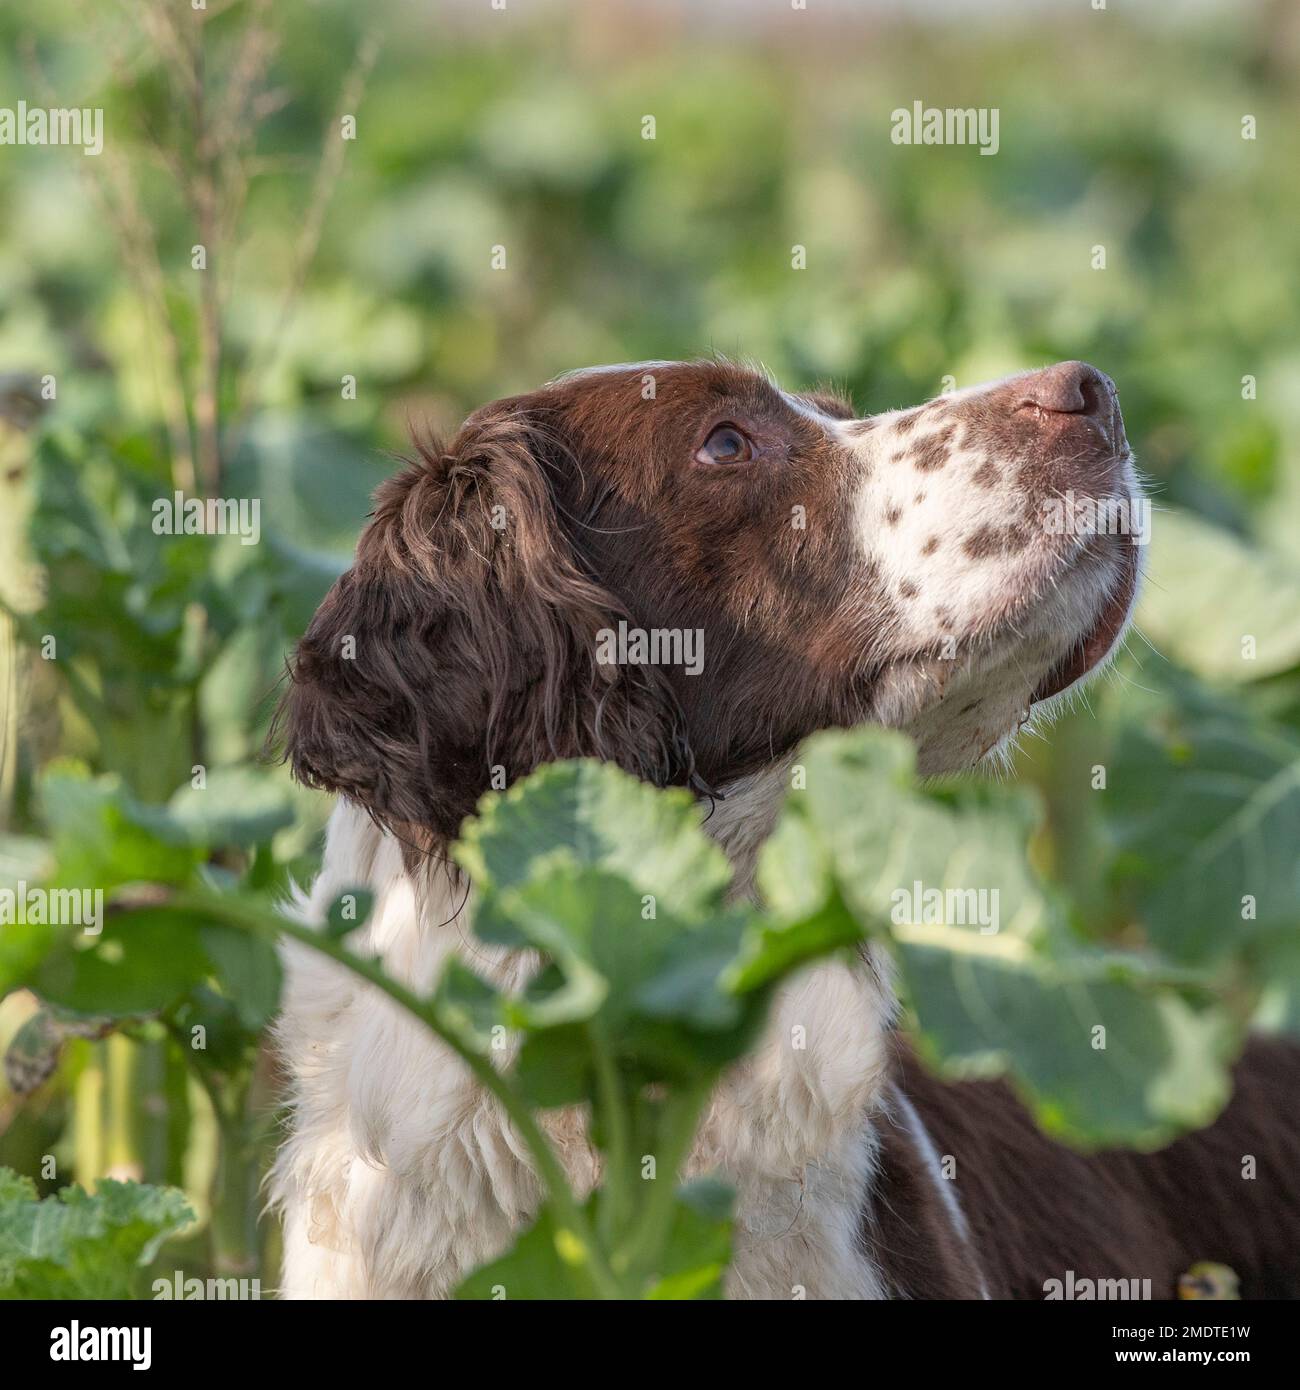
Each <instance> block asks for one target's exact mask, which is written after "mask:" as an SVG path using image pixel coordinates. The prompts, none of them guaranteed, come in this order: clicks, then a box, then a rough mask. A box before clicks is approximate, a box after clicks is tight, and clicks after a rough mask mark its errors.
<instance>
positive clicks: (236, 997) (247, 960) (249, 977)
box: [198, 924, 283, 1033]
mask: <svg viewBox="0 0 1300 1390" xmlns="http://www.w3.org/2000/svg"><path fill="white" fill-rule="evenodd" d="M198 937H199V944H200V946H201V947H202V950H203V952H204V954H205V955H206V957H207V959H208V960H209V961H210V962H211V966H212V974H213V976H214V977H215V978H216V980H217V981H218V982H219V984H220V985H221V991H222V993H223V994H224V995H225V996H226V997H227V998H228V999H229V1000H230V1001H231V1002H232V1003H233V1004H234V1006H235V1010H236V1012H237V1013H238V1014H239V1018H240V1021H241V1022H242V1023H243V1025H244V1027H245V1028H247V1029H248V1030H249V1032H252V1033H256V1032H258V1031H260V1030H261V1029H263V1028H265V1027H266V1025H267V1024H268V1023H269V1022H270V1021H271V1018H272V1017H273V1015H274V1014H275V1011H276V1009H277V1008H279V1006H280V987H281V983H282V973H283V972H282V971H281V968H280V957H279V955H278V954H277V953H276V949H275V947H274V946H273V945H272V944H271V942H270V941H268V940H267V939H266V938H265V937H263V936H258V935H257V934H256V933H254V932H251V931H243V930H240V929H239V928H237V927H225V926H214V925H211V924H208V925H203V926H200V927H199V928H198Z"/></svg>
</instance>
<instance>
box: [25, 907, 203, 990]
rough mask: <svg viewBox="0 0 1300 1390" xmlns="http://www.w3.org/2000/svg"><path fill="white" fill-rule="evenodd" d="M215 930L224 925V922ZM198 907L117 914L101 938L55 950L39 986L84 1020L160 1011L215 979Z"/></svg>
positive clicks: (37, 981) (109, 919)
mask: <svg viewBox="0 0 1300 1390" xmlns="http://www.w3.org/2000/svg"><path fill="white" fill-rule="evenodd" d="M208 924H210V925H214V926H218V927H219V926H220V925H221V923H220V920H219V919H210V921H209V923H208ZM202 925H205V922H204V919H203V917H202V916H201V915H200V914H198V913H196V912H195V911H193V910H192V909H189V908H186V909H183V910H182V909H179V908H173V907H147V908H138V909H135V910H133V911H129V912H121V913H109V914H107V915H106V916H105V919H104V929H103V931H102V932H101V933H100V935H99V936H95V937H84V936H82V937H78V938H76V939H74V940H70V941H67V942H66V943H65V944H63V945H61V946H60V947H59V949H57V950H55V951H53V952H52V953H51V954H50V955H49V956H48V957H47V958H46V959H45V960H44V962H43V963H42V964H41V966H40V969H39V970H38V971H37V972H36V973H35V975H34V977H33V978H32V980H31V986H32V988H33V989H34V990H35V991H36V993H37V994H39V995H40V996H41V998H42V999H45V1000H48V1001H49V1002H51V1003H53V1004H57V1005H61V1006H62V1007H64V1008H67V1009H72V1010H75V1011H76V1012H78V1013H83V1014H109V1015H113V1016H115V1017H117V1016H122V1015H130V1014H145V1013H156V1012H158V1011H159V1010H161V1009H165V1008H166V1007H167V1006H168V1005H169V1004H172V1003H175V1002H176V1001H177V1000H179V999H180V998H181V997H182V996H183V995H185V994H187V993H188V992H189V991H190V990H191V989H192V988H193V987H194V986H195V985H197V984H198V983H199V982H200V981H202V980H204V979H205V978H207V976H209V975H210V974H212V973H213V964H212V961H211V959H210V958H209V956H208V954H207V952H206V951H205V949H204V946H203V943H202V941H201V939H200V932H199V927H200V926H202Z"/></svg>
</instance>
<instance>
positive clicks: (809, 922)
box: [724, 889, 864, 994]
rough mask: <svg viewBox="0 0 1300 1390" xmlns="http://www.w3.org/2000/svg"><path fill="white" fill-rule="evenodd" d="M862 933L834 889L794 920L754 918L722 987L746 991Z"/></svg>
mask: <svg viewBox="0 0 1300 1390" xmlns="http://www.w3.org/2000/svg"><path fill="white" fill-rule="evenodd" d="M863 935H864V933H863V929H862V927H861V925H860V924H859V923H858V921H857V920H856V918H854V916H853V914H852V913H851V912H850V911H849V910H848V908H847V907H845V905H844V902H843V899H842V898H841V897H840V894H839V891H838V889H836V890H834V891H833V892H832V894H831V896H830V898H829V899H828V900H827V901H826V903H825V904H824V905H823V906H822V907H821V908H820V909H819V910H817V911H816V912H813V913H810V914H809V915H808V916H806V917H802V918H800V919H799V920H798V921H795V922H768V921H763V920H761V919H757V918H756V919H755V920H754V921H752V922H751V924H750V926H749V927H748V929H747V930H746V933H745V936H744V939H743V940H742V942H741V945H740V953H739V954H738V955H737V957H736V959H735V960H734V961H733V962H732V963H731V964H730V965H729V966H728V967H727V971H726V975H725V980H724V985H725V988H726V989H727V990H729V991H730V992H732V993H734V994H747V993H749V992H750V991H751V990H755V989H758V988H760V987H761V986H763V985H769V984H771V983H772V982H773V981H775V980H778V979H780V978H781V977H782V976H785V975H788V974H790V973H791V972H792V971H794V970H795V969H797V968H798V967H799V966H801V965H804V964H806V963H807V962H809V961H811V960H814V959H816V958H817V957H819V956H824V955H827V954H829V953H830V952H831V951H835V950H840V949H842V948H844V947H849V946H856V945H857V944H858V943H860V942H861V940H862V938H863Z"/></svg>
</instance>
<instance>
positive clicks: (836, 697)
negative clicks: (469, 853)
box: [283, 362, 1140, 835]
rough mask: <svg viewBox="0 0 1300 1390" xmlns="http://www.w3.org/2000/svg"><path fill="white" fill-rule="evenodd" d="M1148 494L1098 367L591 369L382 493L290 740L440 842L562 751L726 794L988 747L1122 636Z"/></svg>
mask: <svg viewBox="0 0 1300 1390" xmlns="http://www.w3.org/2000/svg"><path fill="white" fill-rule="evenodd" d="M1139 506H1140V504H1139V496H1138V489H1137V484H1136V481H1135V478H1134V473H1133V468H1132V461H1131V458H1130V454H1129V449H1128V444H1127V441H1126V439H1125V435H1124V426H1123V422H1122V419H1121V416H1120V412H1119V406H1118V403H1117V401H1116V395H1115V389H1114V387H1113V385H1112V383H1111V382H1110V380H1109V379H1108V378H1107V377H1105V376H1104V375H1102V373H1100V372H1098V371H1096V370H1095V369H1094V368H1092V367H1089V366H1086V365H1084V364H1083V363H1079V362H1065V363H1060V364H1058V365H1057V366H1054V367H1049V368H1047V369H1046V370H1043V371H1038V372H1031V373H1027V374H1025V375H1022V376H1016V377H1010V378H1007V379H1006V380H1003V381H999V382H995V383H993V384H992V385H988V386H979V387H972V388H970V389H969V390H965V391H960V392H955V393H952V394H949V395H944V396H940V397H938V398H937V399H935V400H933V401H931V402H929V403H928V404H927V405H924V406H921V407H919V408H917V409H914V410H901V411H891V412H888V413H886V414H883V415H876V416H869V417H866V418H858V417H856V416H855V414H854V412H853V410H852V408H851V407H850V406H849V405H848V404H847V403H846V402H844V401H842V400H840V399H838V398H836V397H834V396H828V395H825V394H819V393H813V394H803V395H800V394H788V393H786V392H783V391H781V390H780V389H779V388H778V387H776V386H775V385H774V384H773V383H772V382H771V381H770V380H768V379H767V378H766V377H765V376H763V375H761V374H760V373H758V372H755V371H751V370H747V369H744V368H741V367H738V366H734V365H731V364H726V363H717V362H689V363H668V362H662V363H661V362H656V363H644V364H639V365H635V366H620V367H609V368H601V369H598V370H594V371H586V372H578V373H574V374H572V375H569V376H566V377H563V378H561V379H560V380H558V381H556V382H552V383H551V384H549V385H547V386H545V387H543V388H542V389H540V390H539V391H536V392H534V393H532V394H530V395H526V396H518V397H514V398H511V399H509V400H504V401H499V402H497V403H495V404H493V405H490V406H487V407H485V408H484V409H482V410H479V411H477V412H476V413H475V414H474V415H472V416H471V417H470V418H469V419H468V420H467V421H466V422H465V424H464V425H463V427H462V428H461V430H460V432H459V433H458V434H457V435H456V437H455V438H454V439H453V440H452V441H451V442H450V443H449V444H448V445H447V446H445V447H443V446H441V445H430V446H427V447H425V448H422V449H421V451H420V457H419V459H418V460H417V461H416V462H414V463H413V464H412V465H411V466H410V467H408V468H407V469H406V471H404V472H403V473H401V474H400V475H399V476H397V477H395V478H393V479H391V480H390V481H389V482H387V483H385V484H384V486H383V487H382V488H381V489H380V490H379V493H378V495H377V499H376V507H375V511H374V514H373V517H372V519H371V521H370V524H369V525H368V527H367V528H366V530H365V532H364V534H363V535H362V537H361V541H360V544H359V545H358V549H357V557H356V563H355V564H354V565H353V567H352V568H351V569H350V570H349V571H348V572H347V573H346V574H344V575H343V576H342V578H340V579H339V581H338V582H337V584H335V586H334V588H333V589H332V590H331V591H330V593H329V594H328V595H327V597H326V598H325V600H324V602H323V603H322V604H321V607H320V609H319V611H318V612H317V614H316V617H315V619H314V620H313V622H312V624H311V626H310V628H309V629H308V632H307V634H306V636H305V637H304V638H303V640H302V643H301V644H300V646H299V649H298V654H297V658H296V660H295V662H294V665H293V672H292V677H293V679H292V685H291V688H290V690H289V693H288V695H287V696H286V703H285V707H284V712H283V713H284V730H285V738H286V744H287V748H288V752H289V756H290V758H291V760H292V763H293V766H294V769H295V771H296V773H297V774H298V776H299V777H301V778H302V779H303V780H304V781H306V782H308V783H310V784H311V785H314V786H320V787H324V788H327V789H330V790H335V791H339V792H342V793H344V794H345V795H347V796H349V797H351V798H352V799H354V800H356V801H357V802H359V803H361V804H362V805H364V806H365V807H367V808H368V809H369V810H370V811H371V812H372V813H373V814H374V815H376V816H377V817H378V818H379V819H381V820H383V821H385V822H386V823H389V824H393V825H397V824H409V825H420V826H424V827H427V828H428V829H431V830H433V831H434V832H436V833H438V834H441V835H452V834H454V833H455V832H456V829H457V827H458V825H459V823H460V821H461V819H462V818H463V817H464V816H465V815H466V814H468V813H469V812H470V811H471V810H472V809H473V807H474V804H475V802H476V801H477V799H478V797H479V796H480V795H481V794H482V793H483V792H484V791H486V790H487V789H488V788H489V787H492V786H498V787H499V786H501V785H503V784H505V783H507V782H509V781H511V780H513V779H515V778H517V777H520V776H522V775H524V774H525V773H527V772H529V771H531V770H532V769H533V768H534V767H536V766H537V765H538V764H539V763H542V762H545V761H548V760H551V759H555V758H564V757H576V756H594V757H601V758H607V759H612V760H614V761H616V762H618V763H620V764H621V765H623V766H624V767H626V768H627V769H629V770H630V771H633V772H635V773H637V774H638V775H640V776H642V777H645V778H647V779H649V780H651V781H654V782H657V783H661V784H669V783H678V784H686V785H695V786H697V787H709V788H714V789H722V788H725V786H726V784H727V783H728V782H730V781H732V780H733V779H735V778H737V777H740V776H743V775H745V774H747V773H751V772H754V771H756V770H757V769H759V768H760V767H762V766H764V765H767V764H769V763H771V762H772V761H774V760H775V759H776V758H778V757H780V756H781V755H782V754H783V753H785V752H787V751H788V750H789V749H790V748H792V747H793V746H794V745H795V744H796V743H797V742H798V741H799V740H800V739H801V738H802V737H804V736H805V735H807V734H809V733H811V732H813V731H814V730H817V729H821V728H828V727H844V726H849V725H854V724H859V723H864V722H868V721H874V722H878V723H882V724H887V725H890V726H893V727H897V728H903V729H906V730H908V731H910V732H911V733H912V734H913V735H914V737H915V738H916V741H917V744H918V749H919V757H920V765H921V768H922V770H924V771H930V772H935V771H946V770H950V769H956V768H960V767H964V766H967V765H970V764H972V763H974V762H976V761H977V760H978V759H980V758H981V757H983V756H984V754H985V753H987V752H988V751H989V750H990V749H991V748H994V747H996V746H997V745H998V744H1000V743H1001V742H1002V741H1003V740H1005V739H1006V738H1007V736H1008V735H1009V734H1011V733H1013V732H1014V731H1015V730H1016V729H1017V728H1018V727H1019V725H1020V724H1021V723H1022V722H1023V721H1024V719H1025V717H1026V715H1027V713H1028V711H1029V710H1030V709H1031V707H1033V706H1035V705H1037V704H1041V703H1043V702H1045V701H1048V700H1051V699H1052V698H1053V697H1055V696H1057V695H1059V694H1060V693H1061V692H1063V691H1064V690H1066V689H1067V688H1068V687H1070V686H1071V685H1073V684H1074V683H1075V682H1076V681H1078V680H1079V679H1081V678H1082V677H1083V676H1084V675H1086V674H1087V673H1088V672H1089V671H1090V670H1093V669H1094V668H1095V667H1096V666H1097V664H1098V663H1099V662H1100V661H1102V660H1103V659H1104V658H1105V657H1106V656H1107V655H1108V653H1109V652H1110V651H1111V650H1112V648H1113V647H1114V645H1115V643H1116V641H1117V640H1118V638H1119V635H1120V633H1121V631H1122V630H1123V628H1124V625H1125V623H1126V621H1127V618H1128V614H1129V612H1130V609H1131V606H1132V602H1133V595H1134V591H1135V588H1136V581H1137V571H1138V565H1137V550H1136V549H1135V543H1136V541H1137V540H1138V539H1139V538H1140V537H1139V536H1138V535H1137V534H1136V532H1138V531H1139V530H1140V528H1138V527H1136V526H1135V525H1134V524H1133V519H1134V517H1135V516H1137V515H1138V514H1139Z"/></svg>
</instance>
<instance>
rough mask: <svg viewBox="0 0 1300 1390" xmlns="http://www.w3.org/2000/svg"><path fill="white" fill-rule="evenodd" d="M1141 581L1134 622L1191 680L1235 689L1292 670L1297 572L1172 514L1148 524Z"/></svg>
mask: <svg viewBox="0 0 1300 1390" xmlns="http://www.w3.org/2000/svg"><path fill="white" fill-rule="evenodd" d="M1147 575H1148V578H1147V582H1146V584H1145V585H1144V587H1143V590H1142V599H1141V602H1140V604H1139V607H1138V613H1137V621H1138V623H1139V625H1140V626H1141V628H1142V630H1143V631H1144V632H1145V633H1146V634H1147V635H1148V636H1149V637H1150V638H1151V640H1152V642H1154V644H1155V646H1156V648H1157V649H1158V650H1160V651H1162V652H1164V653H1165V654H1167V655H1168V656H1171V657H1173V659H1174V660H1176V661H1178V662H1181V663H1182V664H1183V665H1184V666H1186V667H1188V668H1189V669H1190V670H1192V671H1195V672H1196V674H1197V675H1199V676H1203V677H1206V678H1207V679H1211V680H1223V681H1231V682H1233V683H1234V684H1238V685H1241V684H1245V683H1246V682H1249V681H1257V680H1262V679H1264V677H1266V676H1273V675H1276V674H1277V673H1278V672H1279V671H1288V670H1290V669H1291V668H1292V667H1294V666H1296V665H1297V664H1300V568H1297V567H1295V566H1292V565H1290V564H1288V562H1286V561H1285V560H1283V559H1281V558H1280V557H1278V556H1275V555H1271V554H1269V553H1268V552H1267V551H1261V549H1260V547H1259V546H1258V545H1247V544H1246V543H1244V542H1243V541H1241V540H1239V539H1238V538H1237V537H1236V536H1234V535H1232V534H1231V532H1228V531H1224V530H1222V529H1221V528H1220V527H1218V526H1214V525H1212V524H1211V523H1210V522H1207V521H1204V520H1202V519H1201V518H1200V517H1197V516H1194V515H1193V514H1192V513H1190V512H1185V511H1178V510H1173V511H1162V512H1161V513H1160V514H1159V515H1158V516H1157V517H1156V518H1155V523H1154V525H1153V527H1152V533H1151V545H1150V553H1149V556H1148V560H1147ZM1246 637H1251V638H1253V639H1254V643H1255V655H1254V656H1253V658H1249V659H1248V658H1247V657H1246V656H1245V655H1244V654H1243V649H1242V640H1243V638H1246Z"/></svg>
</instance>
